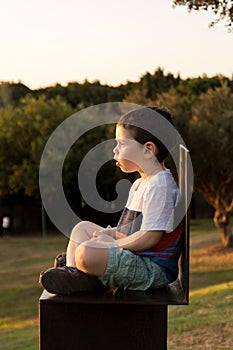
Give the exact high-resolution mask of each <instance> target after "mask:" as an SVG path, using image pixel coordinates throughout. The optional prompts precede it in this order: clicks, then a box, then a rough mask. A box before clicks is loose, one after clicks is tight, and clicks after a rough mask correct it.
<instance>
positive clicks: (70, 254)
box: [66, 221, 103, 267]
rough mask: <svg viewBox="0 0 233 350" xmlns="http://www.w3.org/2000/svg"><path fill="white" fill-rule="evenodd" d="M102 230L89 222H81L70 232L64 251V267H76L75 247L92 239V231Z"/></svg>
mask: <svg viewBox="0 0 233 350" xmlns="http://www.w3.org/2000/svg"><path fill="white" fill-rule="evenodd" d="M99 230H103V227H101V226H99V225H96V224H94V223H93V222H90V221H81V222H80V223H78V224H77V225H76V226H75V227H74V228H73V230H72V232H71V235H70V241H69V244H68V246H67V251H66V265H67V266H73V267H76V263H75V251H76V249H77V247H78V246H79V245H80V244H81V243H83V242H85V241H88V240H89V239H91V238H92V234H93V232H94V231H99Z"/></svg>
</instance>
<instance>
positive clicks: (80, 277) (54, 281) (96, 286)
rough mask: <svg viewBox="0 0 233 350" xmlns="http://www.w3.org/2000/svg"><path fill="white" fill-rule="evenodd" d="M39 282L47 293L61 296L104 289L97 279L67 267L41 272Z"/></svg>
mask: <svg viewBox="0 0 233 350" xmlns="http://www.w3.org/2000/svg"><path fill="white" fill-rule="evenodd" d="M39 282H40V283H41V285H42V286H43V287H44V288H45V289H46V290H47V291H48V292H49V293H52V294H61V295H69V294H72V293H76V292H84V291H85V292H94V291H101V290H103V289H104V286H103V284H102V283H101V282H100V280H99V279H98V278H97V277H95V276H90V275H87V274H86V273H84V272H82V271H80V270H78V269H77V268H75V267H69V266H63V267H56V268H54V267H52V268H50V269H48V270H46V271H45V272H41V274H40V279H39Z"/></svg>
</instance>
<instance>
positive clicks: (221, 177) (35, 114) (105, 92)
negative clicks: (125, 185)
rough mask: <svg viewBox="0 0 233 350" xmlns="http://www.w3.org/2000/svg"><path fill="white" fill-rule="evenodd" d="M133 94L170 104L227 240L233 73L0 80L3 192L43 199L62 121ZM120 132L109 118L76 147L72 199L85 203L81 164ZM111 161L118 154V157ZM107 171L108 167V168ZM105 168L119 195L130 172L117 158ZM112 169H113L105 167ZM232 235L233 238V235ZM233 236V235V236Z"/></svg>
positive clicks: (103, 185) (67, 173) (107, 185)
mask: <svg viewBox="0 0 233 350" xmlns="http://www.w3.org/2000/svg"><path fill="white" fill-rule="evenodd" d="M115 101H117V102H121V101H123V102H124V101H125V102H132V103H136V104H140V105H143V106H146V105H159V106H161V107H165V108H167V109H169V110H170V111H171V112H172V114H173V116H174V120H175V123H176V125H177V128H178V131H179V132H180V134H181V136H182V137H183V139H184V141H185V142H186V144H187V146H188V148H189V150H190V154H191V159H192V162H193V166H194V175H195V191H198V192H200V193H201V194H202V196H203V197H204V198H205V199H206V201H207V202H208V203H209V204H210V205H211V206H212V207H213V210H214V212H215V216H214V220H215V223H216V225H217V226H218V228H219V230H220V231H221V230H222V231H221V234H222V237H225V243H224V244H229V242H230V241H231V240H232V242H233V238H229V239H228V238H226V237H227V235H228V237H232V234H231V228H230V217H231V216H232V213H233V195H232V194H233V172H232V159H233V146H232V139H233V79H230V78H228V77H224V76H220V75H217V76H214V77H207V76H204V75H203V76H202V77H198V78H187V79H182V78H181V77H180V76H177V77H175V76H174V75H173V74H171V73H168V74H165V73H164V71H163V70H162V69H161V68H158V69H157V70H156V71H155V72H154V73H153V74H150V73H146V74H145V75H143V76H142V77H141V79H140V80H139V81H138V82H135V83H133V82H128V83H127V84H125V85H120V86H118V87H112V86H107V85H102V84H100V82H98V81H96V82H92V83H91V82H88V81H85V82H84V83H83V84H80V83H77V82H71V83H69V84H67V86H61V85H59V84H56V85H55V86H51V87H47V88H44V89H37V90H31V89H29V88H28V87H27V86H25V85H24V84H23V83H21V82H19V83H13V82H2V83H1V84H0V198H4V197H6V196H9V195H11V196H12V195H17V196H18V195H21V196H25V195H26V196H29V197H32V198H35V199H37V200H39V199H40V194H39V186H38V170H39V164H40V159H41V155H42V152H43V149H44V146H45V144H46V141H47V140H48V138H49V137H50V135H51V133H52V132H53V131H54V130H55V128H56V127H57V126H58V125H59V124H60V123H61V122H62V121H63V120H65V119H66V118H67V117H69V116H70V115H71V114H73V113H74V112H77V111H79V110H81V109H83V108H85V107H88V106H91V105H96V104H100V103H105V102H115ZM111 137H114V128H113V127H112V126H111V125H109V126H106V128H100V129H99V130H98V132H96V130H92V131H90V132H88V133H86V134H85V135H84V136H83V137H82V138H81V139H79V140H78V141H77V143H75V144H74V145H73V147H72V148H71V149H70V152H69V153H68V155H67V158H66V161H65V163H64V172H63V177H64V178H63V184H64V188H65V191H66V195H67V197H69V201H70V203H71V205H74V206H75V208H76V209H77V210H79V209H81V208H83V200H82V197H81V194H80V193H79V191H78V189H77V186H76V185H75V184H76V183H77V171H78V164H80V162H81V161H82V158H83V156H84V155H85V154H86V153H87V152H88V150H90V149H91V148H92V147H94V146H95V145H96V144H98V143H99V140H101V141H102V140H105V139H108V138H111ZM110 163H111V162H110ZM101 171H102V173H101ZM101 171H100V174H99V175H98V177H99V179H100V181H99V185H98V184H97V187H98V190H99V192H100V193H101V195H102V197H103V198H105V199H106V200H113V199H114V196H116V192H114V191H110V189H111V188H115V184H116V182H117V181H118V180H119V179H120V178H121V177H122V176H123V175H122V173H121V172H120V171H119V169H116V168H115V167H114V166H113V164H106V165H105V166H104V167H103V169H101ZM106 173H108V174H111V175H110V176H108V177H107V176H105V174H106ZM226 242H227V243H226ZM232 244H233V243H232Z"/></svg>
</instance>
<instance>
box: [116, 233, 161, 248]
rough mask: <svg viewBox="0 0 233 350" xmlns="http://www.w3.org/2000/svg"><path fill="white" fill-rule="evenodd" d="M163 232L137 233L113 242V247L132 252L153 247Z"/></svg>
mask: <svg viewBox="0 0 233 350" xmlns="http://www.w3.org/2000/svg"><path fill="white" fill-rule="evenodd" d="M163 234H164V231H145V230H143V231H137V232H135V233H133V234H132V235H130V236H127V237H125V238H120V239H117V240H116V241H114V245H115V246H117V247H119V248H123V249H128V250H132V251H138V250H145V249H149V248H152V247H154V246H155V245H156V244H157V243H159V241H160V240H161V238H162V236H163Z"/></svg>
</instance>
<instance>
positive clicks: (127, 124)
mask: <svg viewBox="0 0 233 350" xmlns="http://www.w3.org/2000/svg"><path fill="white" fill-rule="evenodd" d="M158 114H159V115H160V116H162V117H164V118H165V119H166V120H168V121H169V122H170V123H171V124H172V125H174V122H173V120H172V116H171V113H170V112H169V111H167V110H165V109H163V108H160V107H156V106H153V107H150V106H149V107H142V108H139V109H135V110H133V111H130V112H128V113H126V114H125V115H123V116H122V117H121V118H120V120H119V122H118V123H117V124H118V125H122V126H123V127H124V128H125V129H127V130H129V131H130V133H131V135H132V137H133V138H134V139H135V140H136V141H138V142H139V143H141V144H142V145H144V144H145V143H146V142H153V143H154V144H155V146H156V147H157V148H158V155H157V159H158V161H159V163H162V162H163V161H164V160H165V159H166V158H167V156H168V154H169V152H168V150H167V148H166V147H165V146H164V144H163V143H162V142H161V141H160V140H159V139H158V138H157V137H156V136H154V135H153V134H154V133H155V131H156V129H157V125H156V121H157V122H158V119H159V118H158V117H159V116H158ZM156 116H157V120H156ZM145 128H146V129H145ZM148 130H150V131H151V132H152V133H150V132H149V131H148ZM157 132H158V131H157Z"/></svg>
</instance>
